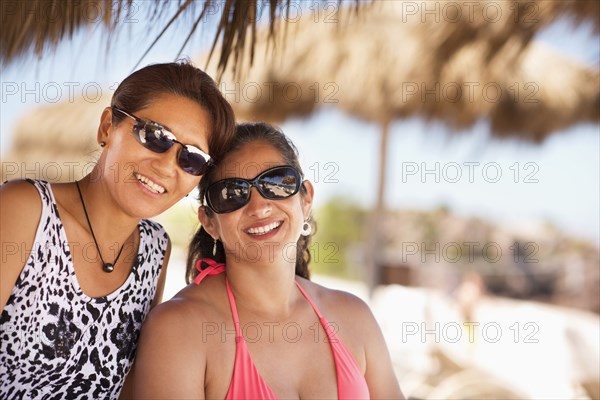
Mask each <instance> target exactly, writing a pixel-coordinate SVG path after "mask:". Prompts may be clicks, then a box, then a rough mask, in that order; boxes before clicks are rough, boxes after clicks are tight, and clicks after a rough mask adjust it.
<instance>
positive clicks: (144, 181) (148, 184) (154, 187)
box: [135, 172, 167, 194]
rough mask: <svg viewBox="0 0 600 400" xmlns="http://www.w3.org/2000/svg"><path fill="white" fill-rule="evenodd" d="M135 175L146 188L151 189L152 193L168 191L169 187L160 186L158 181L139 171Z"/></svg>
mask: <svg viewBox="0 0 600 400" xmlns="http://www.w3.org/2000/svg"><path fill="white" fill-rule="evenodd" d="M135 177H136V179H137V180H138V181H139V182H140V183H141V184H142V185H144V187H145V188H146V189H148V190H149V191H151V192H152V193H156V194H163V193H164V192H166V191H167V189H165V188H164V187H162V186H160V185H159V184H158V183H156V182H153V181H152V180H150V179H149V178H146V177H145V176H144V175H141V174H138V173H137V172H136V173H135Z"/></svg>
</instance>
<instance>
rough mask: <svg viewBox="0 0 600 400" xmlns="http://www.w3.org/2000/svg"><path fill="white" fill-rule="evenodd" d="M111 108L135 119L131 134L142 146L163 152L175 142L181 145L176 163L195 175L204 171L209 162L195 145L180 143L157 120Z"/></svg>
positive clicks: (156, 151) (207, 157)
mask: <svg viewBox="0 0 600 400" xmlns="http://www.w3.org/2000/svg"><path fill="white" fill-rule="evenodd" d="M111 108H112V110H113V111H116V112H118V113H120V114H122V115H124V116H126V117H128V118H131V119H133V120H134V121H135V123H134V125H133V135H134V136H135V138H136V139H137V141H138V142H139V143H140V144H141V145H142V146H144V147H145V148H147V149H148V150H151V151H153V152H155V153H164V152H166V151H167V150H169V149H170V148H171V147H173V145H174V144H175V143H177V144H179V145H181V150H179V152H178V153H177V165H179V166H180V167H181V168H182V169H183V170H184V171H185V172H187V173H189V174H192V175H195V176H200V175H202V174H204V173H205V172H206V169H207V168H208V166H209V165H210V162H211V159H210V156H209V155H208V154H207V153H205V152H204V151H202V150H200V149H199V148H198V147H196V146H192V145H189V144H183V143H181V142H180V141H178V140H177V138H176V137H175V135H173V133H172V132H171V131H169V130H168V129H167V128H166V127H164V126H162V125H161V124H159V123H157V122H154V121H146V120H143V119H141V118H138V117H136V116H135V115H133V114H130V113H128V112H126V111H124V110H121V109H120V108H117V107H111Z"/></svg>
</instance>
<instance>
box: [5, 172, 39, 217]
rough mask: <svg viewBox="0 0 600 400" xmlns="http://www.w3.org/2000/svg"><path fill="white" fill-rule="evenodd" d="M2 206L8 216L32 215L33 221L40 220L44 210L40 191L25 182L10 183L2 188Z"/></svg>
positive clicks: (15, 181)
mask: <svg viewBox="0 0 600 400" xmlns="http://www.w3.org/2000/svg"><path fill="white" fill-rule="evenodd" d="M0 204H2V210H3V211H5V213H6V214H9V215H15V214H18V215H19V217H22V216H26V215H31V219H39V216H40V213H41V210H42V200H41V198H40V194H39V192H38V190H37V189H36V188H35V187H34V186H33V185H32V184H31V183H29V182H28V181H25V180H14V181H9V182H6V183H4V184H3V185H2V186H0ZM3 214H4V213H3Z"/></svg>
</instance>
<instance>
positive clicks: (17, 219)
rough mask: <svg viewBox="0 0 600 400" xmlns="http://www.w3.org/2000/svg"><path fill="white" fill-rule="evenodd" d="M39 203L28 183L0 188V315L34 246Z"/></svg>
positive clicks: (40, 208)
mask: <svg viewBox="0 0 600 400" xmlns="http://www.w3.org/2000/svg"><path fill="white" fill-rule="evenodd" d="M41 214H42V201H41V198H40V195H39V193H38V191H37V189H36V188H35V187H34V186H33V185H32V184H31V183H29V182H25V181H14V182H8V183H5V184H4V185H2V187H0V247H1V250H0V254H1V257H0V258H1V260H0V312H2V310H4V306H5V305H6V302H7V301H8V298H9V297H10V293H11V292H12V290H13V288H14V286H15V283H16V282H17V278H18V277H19V275H20V274H21V271H23V267H24V266H25V263H26V262H27V258H29V254H30V253H31V250H32V249H33V247H34V245H35V243H34V240H35V233H36V231H37V226H38V223H39V220H40V215H41Z"/></svg>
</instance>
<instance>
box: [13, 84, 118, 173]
mask: <svg viewBox="0 0 600 400" xmlns="http://www.w3.org/2000/svg"><path fill="white" fill-rule="evenodd" d="M109 102H110V96H108V95H105V96H103V98H102V99H100V101H94V102H90V101H86V100H85V99H83V98H77V99H75V100H74V101H73V102H68V101H64V102H61V103H57V104H54V105H47V106H42V107H38V108H36V109H34V110H33V111H31V112H30V113H29V114H28V115H26V116H25V117H24V118H22V119H21V120H19V122H18V123H17V126H16V127H15V132H14V135H13V144H12V147H11V149H10V151H9V152H8V153H7V154H6V155H3V157H2V170H1V175H2V182H4V181H6V180H9V179H17V178H18V179H21V178H32V179H33V178H37V179H45V180H48V181H51V182H69V181H73V180H75V179H80V178H81V177H83V176H85V175H86V174H87V173H89V172H91V171H92V168H93V167H94V165H95V161H96V158H97V156H98V155H99V152H98V150H99V147H98V143H97V142H96V130H97V129H98V123H99V122H100V115H101V114H102V110H103V109H104V107H106V106H108V105H109Z"/></svg>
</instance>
